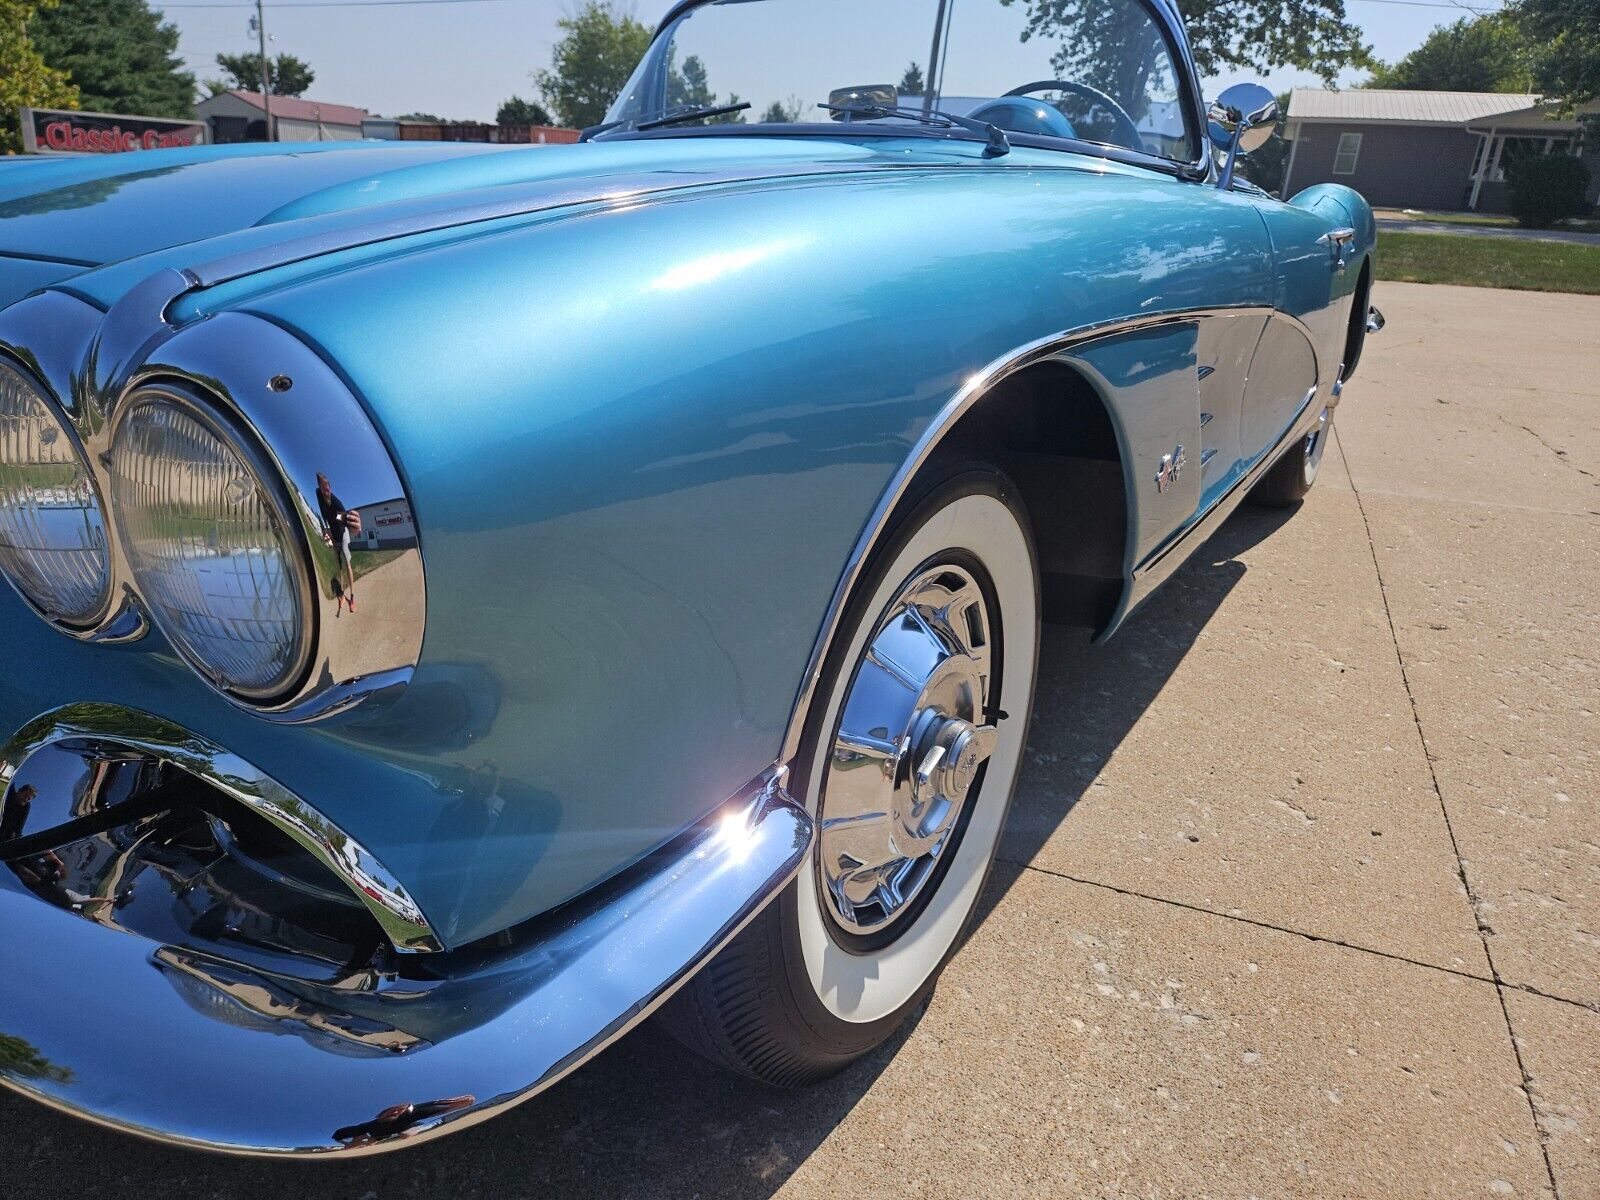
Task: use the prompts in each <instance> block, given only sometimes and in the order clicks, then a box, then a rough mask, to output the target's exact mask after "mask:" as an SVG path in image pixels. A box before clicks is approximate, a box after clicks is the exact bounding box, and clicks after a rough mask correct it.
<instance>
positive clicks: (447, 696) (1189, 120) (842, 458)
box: [0, 0, 1381, 1156]
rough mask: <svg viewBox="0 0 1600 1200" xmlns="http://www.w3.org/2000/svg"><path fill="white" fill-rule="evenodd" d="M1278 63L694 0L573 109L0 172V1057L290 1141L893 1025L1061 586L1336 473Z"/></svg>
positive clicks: (1001, 21)
mask: <svg viewBox="0 0 1600 1200" xmlns="http://www.w3.org/2000/svg"><path fill="white" fill-rule="evenodd" d="M907 63H918V64H922V66H919V67H918V69H917V71H915V72H904V67H905V65H906V64H907ZM902 74H904V75H905V76H906V77H905V78H904V79H903V80H902V82H903V84H904V87H902V86H901V85H898V84H894V83H892V82H885V81H886V80H894V79H896V78H899V77H901V76H902ZM919 79H920V81H921V83H922V86H921V87H919V86H918V83H919ZM714 87H720V88H723V89H726V91H725V92H723V93H720V94H719V93H718V92H716V91H715V90H714ZM739 95H743V96H747V97H751V98H753V102H755V103H756V104H757V105H758V108H757V110H756V111H755V113H752V112H751V102H750V101H746V100H742V99H739V98H738V97H739ZM943 97H949V100H948V103H947V102H946V101H945V100H944V99H943ZM791 98H797V99H791ZM769 101H770V103H768V102H769ZM763 109H764V112H763ZM754 115H762V118H763V119H760V120H752V119H751V118H752V116H754ZM1275 120H1276V108H1275V105H1274V104H1273V101H1272V97H1271V95H1270V94H1269V93H1267V92H1265V91H1264V90H1263V89H1261V88H1259V87H1255V86H1252V85H1241V86H1239V87H1236V88H1233V89H1230V90H1229V91H1228V92H1227V93H1226V94H1224V95H1223V96H1222V98H1221V99H1220V100H1219V101H1217V102H1215V103H1213V104H1211V105H1210V106H1204V105H1203V104H1202V101H1201V91H1200V83H1199V79H1198V76H1197V72H1196V70H1195V66H1194V63H1193V60H1192V56H1191V54H1190V52H1189V50H1188V49H1187V47H1186V42H1185V35H1184V30H1183V27H1182V22H1181V20H1180V17H1179V14H1178V11H1177V8H1176V5H1175V4H1174V3H1173V0H1049V2H1045V0H1016V2H1015V3H1013V2H1012V0H875V2H873V3H861V2H860V0H685V2H684V3H680V4H679V5H678V6H677V7H676V8H674V9H673V10H672V11H671V12H670V13H669V14H668V15H667V17H666V18H665V20H664V21H663V23H662V24H661V26H660V29H659V31H658V32H657V34H656V36H655V40H654V42H653V44H652V45H651V47H650V49H649V51H648V53H647V54H646V55H645V57H644V59H643V61H642V62H641V63H640V64H639V66H638V69H637V72H636V73H635V74H634V75H633V77H632V79H631V80H630V81H629V82H628V84H627V86H626V88H625V89H624V90H623V92H622V93H621V95H620V98H619V99H618V100H617V101H616V104H615V107H614V108H613V109H612V111H611V113H610V115H609V117H608V119H607V120H606V121H605V122H604V123H603V124H602V125H600V126H598V127H596V128H594V129H590V130H587V131H585V136H584V140H583V142H582V143H581V144H578V145H573V146H564V147H555V148H511V147H498V146H490V145H432V146H430V145H425V144H414V143H407V142H397V143H384V144H379V143H363V144H350V145H337V144H331V143H330V144H315V145H313V144H303V145H295V146H290V145H244V146H215V147H195V148H191V149H174V150H157V151H151V152H141V153H137V154H129V155H121V156H115V157H110V156H97V157H79V158H58V159H53V160H48V161H46V160H37V161H30V162H18V163H11V164H7V165H6V166H5V167H4V168H3V169H0V305H3V309H0V573H3V574H4V575H5V577H6V579H7V580H8V581H9V583H10V584H11V585H12V587H11V589H0V593H3V594H0V638H3V646H4V663H5V669H4V671H3V672H0V742H3V746H0V783H3V785H4V807H3V809H0V862H3V865H4V869H3V870H0V944H3V947H4V950H3V954H4V967H3V970H0V1079H3V1081H4V1082H5V1083H6V1084H7V1085H8V1086H9V1087H10V1088H13V1089H15V1090H17V1091H19V1092H21V1093H24V1094H26V1095H28V1096H31V1097H34V1098H36V1099H38V1100H41V1101H43V1102H45V1103H47V1104H50V1105H53V1106H56V1107H58V1108H60V1109H62V1110H64V1111H67V1112H70V1113H75V1114H78V1115H81V1116H84V1117H88V1118H91V1119H93V1120H96V1121H98V1122H100V1123H102V1124H106V1125H109V1126H112V1127H115V1128H118V1129H122V1130H127V1131H131V1132H134V1133H138V1134H143V1135H147V1136H151V1137H156V1138H160V1139H164V1140H167V1141H170V1142H175V1143H180V1144H185V1145H190V1146H195V1147H203V1148H209V1149H213V1150H221V1151H231V1152H238V1153H255V1154H271V1155H304V1156H315V1155H324V1154H343V1153H361V1152H371V1151H378V1150H383V1149H389V1148H393V1147H397V1146H405V1145H412V1144H416V1143H417V1142H419V1141H422V1140H424V1139H426V1138H428V1137H430V1136H433V1135H436V1134H439V1133H442V1132H445V1131H449V1130H454V1129H461V1128H465V1127H467V1126H469V1125H472V1124H474V1123H476V1122H478V1121H481V1120H483V1119H485V1118H487V1117H489V1116H491V1115H493V1114H496V1113H498V1112H501V1111H503V1110H504V1109H506V1108H507V1107H508V1106H510V1105H513V1104H515V1103H517V1102H519V1101H521V1100H524V1099H526V1098H528V1097H530V1096H533V1095H535V1094H536V1093H538V1092H539V1091H541V1090H542V1089H544V1088H546V1087H548V1086H549V1085H550V1084H551V1083H552V1082H554V1081H555V1080H557V1079H560V1078H561V1077H562V1076H564V1075H565V1074H566V1073H568V1072H570V1071H572V1070H574V1069H575V1068H577V1067H578V1066H579V1065H580V1064H582V1063H583V1062H585V1061H586V1060H587V1059H589V1058H590V1057H592V1056H593V1055H595V1054H596V1053H598V1052H599V1051H600V1050H601V1049H602V1048H604V1047H605V1046H607V1045H608V1044H610V1043H611V1042H613V1041H614V1040H615V1039H617V1038H618V1037H620V1036H622V1035H623V1034H624V1033H626V1032H627V1031H628V1030H629V1029H631V1028H632V1027H634V1026H635V1025H636V1024H637V1023H638V1022H640V1021H642V1020H644V1019H645V1018H646V1017H648V1016H650V1015H651V1014H652V1013H655V1012H657V1010H660V1014H661V1019H662V1020H663V1021H664V1022H665V1023H666V1024H667V1026H668V1027H669V1028H670V1029H671V1030H672V1031H673V1032H674V1033H676V1034H677V1035H678V1036H679V1037H680V1038H681V1039H682V1040H683V1041H684V1042H686V1043H687V1044H688V1045H690V1046H691V1047H693V1048H696V1049H698V1050H700V1051H702V1052H704V1053H706V1054H708V1055H710V1056H711V1057H712V1058H713V1059H715V1060H717V1061H720V1062H722V1063H725V1064H727V1065H728V1066H730V1067H732V1068H733V1069H735V1070H738V1071H742V1072H745V1073H746V1074H748V1075H751V1076H754V1077H756V1078H758V1079H761V1080H765V1081H768V1082H770V1083H773V1084H777V1085H795V1084H802V1083H806V1082H808V1081H812V1080H817V1079H820V1078H822V1077H824V1076H826V1075H828V1074H829V1073H831V1072H835V1071H838V1070H841V1069H843V1068H844V1067H846V1066H847V1065H849V1064H850V1063H852V1062H854V1061H855V1060H857V1059H859V1058H860V1057H861V1056H862V1055H864V1054H866V1053H867V1052H869V1051H870V1050H872V1049H873V1048H874V1047H877V1046H879V1045H881V1044H882V1043H883V1042H884V1041H885V1040H886V1039H888V1038H889V1037H890V1035H891V1034H892V1033H893V1032H894V1031H895V1030H896V1029H897V1028H899V1027H900V1026H901V1025H902V1024H903V1023H904V1022H905V1021H906V1020H907V1018H908V1015H909V1014H911V1013H912V1012H913V1010H915V1009H916V1008H917V1007H918V1005H920V1004H922V1003H923V1002H924V1001H925V999H926V998H927V997H928V996H929V994H930V992H931V989H932V988H933V987H934V985H935V982H936V981H937V979H938V977H939V974H940V971H941V969H942V968H943V967H944V965H945V964H946V963H947V962H948V961H949V960H950V958H951V956H952V955H953V954H954V953H956V951H957V949H958V948H959V946H960V945H961V943H962V939H963V936H964V933H965V932H966V930H967V929H968V926H969V925H970V923H971V921H972V917H973V913H974V909H975V907H976V905H977V901H978V898H979V894H980V892H981V890H982V889H983V887H984V883H985V879H986V876H987V873H988V871H989V867H990V864H991V861H992V860H993V859H994V857H995V852H996V844H997V841H998V839H999V836H1000V832H1001V827H1002V823H1003V822H1004V820H1005V817H1006V810H1007V807H1008V804H1009V803H1010V798H1011V794H1012V791H1013V788H1014V786H1015V784H1016V780H1017V775H1018V772H1019V768H1020V765H1021V763H1022V759H1023V748H1024V744H1025V742H1026V738H1027V732H1028V718H1029V712H1030V709H1031V707H1032V704H1033V698H1034V685H1035V674H1036V664H1037V661H1038V650H1039V639H1040V628H1041V623H1042V622H1050V623H1057V624H1063V625H1076V626H1080V627H1086V628H1089V629H1092V630H1093V631H1095V633H1096V634H1097V635H1098V636H1100V637H1109V636H1110V635H1111V634H1112V633H1113V632H1114V631H1116V630H1117V629H1118V628H1119V627H1120V626H1122V625H1123V624H1124V622H1125V621H1126V620H1127V618H1128V616H1129V614H1130V613H1131V612H1132V611H1133V610H1134V609H1135V608H1137V607H1138V605H1139V604H1140V603H1141V602H1142V601H1143V600H1144V599H1145V598H1146V597H1147V596H1149V595H1150V594H1151V592H1152V590H1153V589H1155V588H1156V587H1157V586H1158V585H1159V584H1160V583H1162V581H1163V580H1165V579H1167V578H1168V577H1169V576H1170V575H1171V574H1172V573H1173V572H1174V570H1176V569H1177V567H1178V566H1179V565H1180V564H1181V563H1182V562H1183V561H1184V559H1185V558H1186V557H1187V556H1188V555H1189V554H1191V553H1192V552H1193V551H1194V550H1195V548H1196V547H1198V546H1199V545H1200V544H1201V543H1202V542H1203V541H1204V540H1205V539H1206V538H1207V537H1208V536H1209V535H1210V534H1211V533H1212V531H1214V530H1215V529H1216V528H1217V527H1218V525H1219V523H1220V522H1222V521H1223V520H1224V519H1225V518H1226V517H1227V516H1228V514H1229V513H1230V512H1231V511H1232V510H1233V509H1234V508H1235V507H1236V506H1237V505H1238V504H1239V503H1240V502H1241V501H1243V500H1244V499H1246V498H1247V497H1250V498H1253V499H1255V500H1257V501H1260V502H1263V503H1268V504H1276V505H1291V504H1294V503H1295V502H1296V501H1298V500H1299V499H1300V498H1301V497H1303V496H1304V495H1305V494H1306V491H1307V489H1308V488H1309V487H1310V486H1311V485H1312V483H1313V481H1314V479H1315V478H1316V475H1317V470H1318V465H1319V463H1320V461H1321V457H1322V452H1323V448H1324V446H1325V444H1326V441H1327V438H1328V436H1329V429H1330V422H1331V421H1332V420H1333V417H1334V414H1335V411H1336V409H1337V406H1338V404H1339V401H1340V398H1341V393H1342V392H1343V391H1344V389H1345V386H1346V384H1347V383H1348V381H1349V380H1350V378H1351V375H1352V373H1353V372H1354V370H1355V368H1356V365H1357V362H1358V360H1359V359H1360V356H1361V351H1362V345H1363V341H1364V339H1365V337H1366V336H1367V334H1368V333H1369V332H1370V328H1376V327H1377V326H1379V325H1380V324H1381V321H1380V319H1379V318H1378V317H1377V315H1376V313H1375V311H1374V310H1372V309H1371V308H1370V305H1369V299H1368V297H1369V291H1370V281H1371V278H1372V254H1373V248H1374V226H1373V220H1372V214H1371V212H1370V211H1369V209H1368V207H1367V205H1366V204H1365V203H1364V202H1363V201H1362V199H1361V198H1360V197H1359V196H1357V195H1356V194H1355V193H1353V192H1351V191H1349V190H1348V189H1345V188H1340V187H1316V188H1312V189H1311V190H1309V191H1307V192H1304V193H1302V194H1300V195H1298V196H1295V197H1294V198H1293V199H1291V200H1289V201H1288V202H1283V201H1281V200H1279V199H1276V198H1273V197H1272V196H1270V195H1268V194H1267V193H1266V192H1264V191H1262V190H1261V189H1260V188H1258V187H1256V186H1255V185H1253V184H1250V183H1248V182H1247V181H1246V180H1245V178H1244V176H1243V175H1242V174H1241V173H1240V159H1241V157H1242V156H1243V155H1246V154H1248V153H1249V152H1250V151H1251V150H1253V149H1256V148H1258V147H1259V146H1260V145H1261V144H1263V142H1264V141H1265V139H1266V138H1268V137H1270V136H1271V134H1272V131H1273V125H1274V122H1275ZM1369 327H1370V328H1369ZM13 592H14V594H13Z"/></svg>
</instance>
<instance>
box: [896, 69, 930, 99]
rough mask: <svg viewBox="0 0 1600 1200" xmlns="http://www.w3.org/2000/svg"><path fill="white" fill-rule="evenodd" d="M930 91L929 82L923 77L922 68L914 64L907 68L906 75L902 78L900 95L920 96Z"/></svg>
mask: <svg viewBox="0 0 1600 1200" xmlns="http://www.w3.org/2000/svg"><path fill="white" fill-rule="evenodd" d="M927 90H928V81H927V80H926V79H924V78H923V77H922V67H921V66H920V65H919V64H917V63H912V64H911V65H910V66H909V67H907V68H906V73H905V74H904V75H902V76H901V77H900V94H901V95H902V96H920V95H922V94H923V93H925V92H926V91H927Z"/></svg>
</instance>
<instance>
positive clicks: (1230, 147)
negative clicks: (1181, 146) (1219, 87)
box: [1206, 83, 1278, 189]
mask: <svg viewBox="0 0 1600 1200" xmlns="http://www.w3.org/2000/svg"><path fill="white" fill-rule="evenodd" d="M1206 118H1207V120H1208V122H1209V124H1210V127H1211V143H1212V145H1214V146H1215V147H1217V149H1218V150H1220V151H1222V154H1223V160H1222V180H1221V182H1219V183H1218V184H1217V186H1218V187H1220V188H1223V189H1227V188H1231V187H1232V186H1233V174H1234V169H1235V168H1236V167H1237V166H1238V165H1239V159H1241V158H1242V157H1244V156H1245V155H1246V154H1250V153H1253V152H1254V151H1256V150H1259V149H1261V147H1263V146H1265V145H1266V144H1267V143H1268V142H1270V141H1271V140H1272V135H1273V134H1274V133H1276V132H1277V130H1278V98H1277V97H1276V96H1274V95H1273V94H1272V93H1271V92H1270V91H1268V90H1267V89H1266V88H1264V87H1262V86H1261V85H1260V84H1259V83H1236V84H1234V85H1233V86H1232V87H1231V88H1228V89H1227V90H1226V91H1225V92H1223V93H1222V95H1220V96H1218V97H1217V98H1216V99H1215V100H1214V101H1212V102H1211V109H1210V111H1209V112H1208V113H1207V114H1206Z"/></svg>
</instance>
